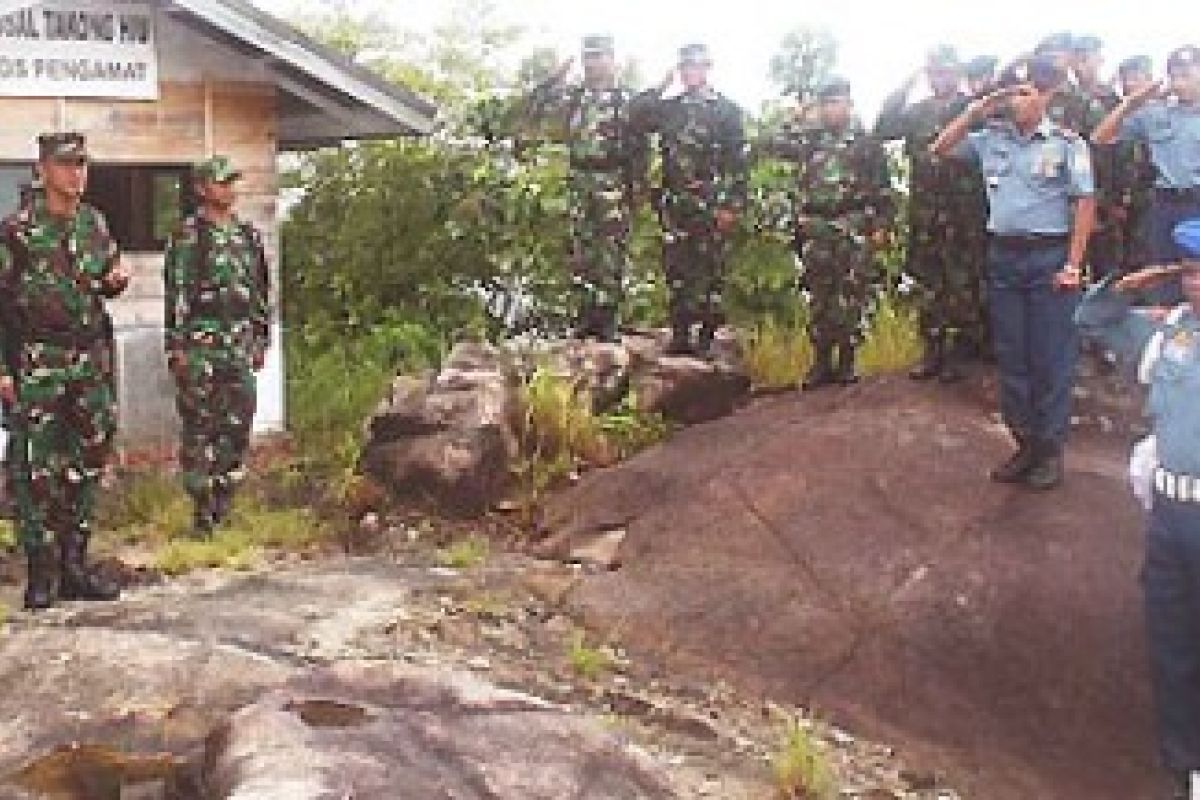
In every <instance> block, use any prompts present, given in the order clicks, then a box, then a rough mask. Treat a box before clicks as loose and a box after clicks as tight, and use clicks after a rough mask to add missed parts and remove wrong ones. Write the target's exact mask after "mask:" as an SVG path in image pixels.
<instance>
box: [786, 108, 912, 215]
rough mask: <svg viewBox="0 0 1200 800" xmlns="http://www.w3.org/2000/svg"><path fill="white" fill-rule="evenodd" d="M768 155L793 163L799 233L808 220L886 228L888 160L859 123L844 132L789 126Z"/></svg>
mask: <svg viewBox="0 0 1200 800" xmlns="http://www.w3.org/2000/svg"><path fill="white" fill-rule="evenodd" d="M768 149H769V152H771V153H772V154H773V155H775V156H777V157H779V158H785V159H787V160H789V161H794V162H795V163H796V166H797V170H796V198H795V201H794V202H795V207H796V214H797V222H798V224H800V225H801V227H803V225H804V223H805V222H806V221H807V220H810V219H818V220H826V221H828V220H836V219H842V218H845V217H849V216H853V217H856V218H859V219H860V220H861V222H862V223H863V224H864V225H865V227H866V228H867V229H868V230H877V229H879V228H882V227H885V226H886V225H887V222H888V219H889V218H890V216H891V214H892V210H893V208H892V206H893V202H892V183H891V176H890V175H889V174H888V162H887V154H886V153H885V152H884V150H883V146H882V145H881V144H880V142H879V140H877V139H875V138H874V137H873V136H870V135H869V134H868V133H867V132H866V131H865V130H864V129H863V127H862V124H861V123H859V122H857V121H855V122H853V123H851V124H850V125H849V126H848V127H847V128H846V129H845V130H843V131H834V130H831V129H829V128H826V127H824V126H820V125H788V126H785V127H784V128H783V129H782V130H781V131H780V132H779V133H778V134H777V135H776V136H775V137H774V138H773V139H772V141H771V142H770V145H769V148H768Z"/></svg>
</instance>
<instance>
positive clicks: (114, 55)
mask: <svg viewBox="0 0 1200 800" xmlns="http://www.w3.org/2000/svg"><path fill="white" fill-rule="evenodd" d="M154 28H155V17H154V9H153V7H152V6H151V5H150V3H148V2H144V0H142V1H138V0H46V2H41V3H11V2H7V3H2V4H0V97H5V96H7V97H107V98H113V99H121V100H156V99H158V55H157V48H156V46H155V29H154Z"/></svg>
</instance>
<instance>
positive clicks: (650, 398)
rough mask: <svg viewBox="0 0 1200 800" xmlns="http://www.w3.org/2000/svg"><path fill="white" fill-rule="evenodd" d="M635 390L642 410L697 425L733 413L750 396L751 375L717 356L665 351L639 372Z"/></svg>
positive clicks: (636, 377) (636, 374)
mask: <svg viewBox="0 0 1200 800" xmlns="http://www.w3.org/2000/svg"><path fill="white" fill-rule="evenodd" d="M633 391H634V394H635V396H636V397H637V403H638V407H639V408H640V409H641V410H642V411H646V412H649V413H658V414H662V415H663V416H665V417H667V418H668V419H670V420H674V421H676V422H681V423H683V424H686V425H695V424H698V423H701V422H709V421H711V420H714V419H719V418H720V417H724V416H728V415H729V414H732V413H733V412H734V410H735V409H736V408H737V406H738V405H739V404H740V403H741V402H743V401H744V400H745V399H746V398H747V397H748V396H749V394H750V378H749V376H748V375H746V373H745V372H743V371H742V370H740V369H738V368H736V367H733V366H730V365H728V364H725V363H721V362H719V361H716V360H713V361H705V360H702V359H698V358H691V357H686V356H665V355H664V356H658V357H657V358H654V359H652V360H650V361H648V362H646V364H645V365H644V366H643V367H641V368H640V369H638V370H637V372H635V374H634V376H633Z"/></svg>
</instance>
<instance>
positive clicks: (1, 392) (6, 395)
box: [0, 375, 17, 406]
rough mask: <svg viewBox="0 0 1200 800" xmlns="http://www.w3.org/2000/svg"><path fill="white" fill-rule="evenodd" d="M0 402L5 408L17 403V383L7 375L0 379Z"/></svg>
mask: <svg viewBox="0 0 1200 800" xmlns="http://www.w3.org/2000/svg"><path fill="white" fill-rule="evenodd" d="M0 400H2V401H4V405H6V406H11V405H12V404H13V403H15V402H17V382H16V381H14V380H13V379H12V378H11V377H10V376H8V375H5V376H3V377H0Z"/></svg>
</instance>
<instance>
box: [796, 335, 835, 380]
mask: <svg viewBox="0 0 1200 800" xmlns="http://www.w3.org/2000/svg"><path fill="white" fill-rule="evenodd" d="M834 381H835V376H834V374H833V348H832V347H830V346H829V345H817V346H815V347H814V348H813V364H812V367H811V368H810V369H809V370H808V374H806V375H805V376H804V381H803V382H802V383H801V384H800V388H801V389H803V390H804V391H806V392H809V391H812V390H813V389H820V388H821V387H822V386H830V385H832V384H833V383H834Z"/></svg>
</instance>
